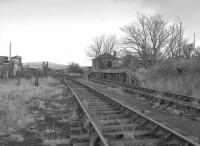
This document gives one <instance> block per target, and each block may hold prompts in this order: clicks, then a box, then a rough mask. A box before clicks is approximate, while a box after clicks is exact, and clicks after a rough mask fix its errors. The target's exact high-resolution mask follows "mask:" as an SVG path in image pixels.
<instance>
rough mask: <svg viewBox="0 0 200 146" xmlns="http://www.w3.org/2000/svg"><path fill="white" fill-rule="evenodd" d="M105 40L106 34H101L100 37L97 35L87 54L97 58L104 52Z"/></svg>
mask: <svg viewBox="0 0 200 146" xmlns="http://www.w3.org/2000/svg"><path fill="white" fill-rule="evenodd" d="M104 41H105V36H104V35H101V36H100V37H96V38H95V39H94V42H93V43H92V44H90V46H89V47H88V48H89V49H88V51H87V55H88V56H89V57H91V58H95V57H97V56H99V55H101V54H102V53H103V50H104V49H103V45H104Z"/></svg>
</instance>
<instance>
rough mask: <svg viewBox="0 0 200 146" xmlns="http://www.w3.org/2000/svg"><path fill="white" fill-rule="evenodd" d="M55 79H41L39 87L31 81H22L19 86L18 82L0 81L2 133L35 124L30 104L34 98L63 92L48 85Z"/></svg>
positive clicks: (0, 127) (0, 125) (0, 122)
mask: <svg viewBox="0 0 200 146" xmlns="http://www.w3.org/2000/svg"><path fill="white" fill-rule="evenodd" d="M54 82H55V81H54V79H53V78H50V77H49V78H40V79H39V86H38V87H35V86H34V82H33V80H31V79H29V80H28V79H22V80H21V84H20V85H19V86H17V80H15V79H13V80H7V79H1V80H0V131H1V132H3V131H4V132H7V131H12V130H13V129H18V128H23V127H24V126H26V125H27V124H28V123H32V122H34V117H33V116H32V115H31V114H30V113H29V111H28V103H29V102H30V101H31V100H33V99H34V98H43V94H44V93H45V96H47V95H51V94H56V93H55V92H61V91H59V90H58V89H57V90H54V89H53V87H50V86H47V84H50V83H54Z"/></svg>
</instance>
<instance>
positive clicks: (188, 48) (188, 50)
mask: <svg viewBox="0 0 200 146" xmlns="http://www.w3.org/2000/svg"><path fill="white" fill-rule="evenodd" d="M182 50H183V57H185V58H191V57H192V55H193V54H194V53H195V49H194V45H193V44H188V43H187V41H185V42H184V44H183V49H182Z"/></svg>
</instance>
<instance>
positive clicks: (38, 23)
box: [0, 0, 200, 65]
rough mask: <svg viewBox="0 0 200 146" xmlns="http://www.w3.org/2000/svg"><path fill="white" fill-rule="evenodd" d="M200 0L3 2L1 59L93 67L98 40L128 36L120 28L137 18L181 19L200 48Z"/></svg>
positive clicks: (0, 11)
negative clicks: (90, 55) (17, 57)
mask: <svg viewBox="0 0 200 146" xmlns="http://www.w3.org/2000/svg"><path fill="white" fill-rule="evenodd" d="M199 4H200V1H199V0H190V1H188V0H84V1H83V0H0V55H8V48H9V42H12V46H13V47H12V49H13V55H20V56H22V57H23V58H22V59H23V62H31V61H45V60H48V61H51V62H56V63H62V64H68V63H69V62H73V61H74V62H78V63H80V65H91V60H90V59H89V58H88V57H87V54H86V53H85V50H86V49H87V47H88V45H89V44H90V42H91V41H92V40H93V38H94V37H95V36H99V35H101V34H116V36H117V37H118V38H120V37H122V36H123V35H124V34H123V32H122V31H121V30H120V27H122V26H125V25H127V24H129V23H130V22H132V21H133V20H134V19H135V18H136V17H135V16H136V14H137V13H140V12H142V13H144V14H148V15H149V14H161V15H162V16H163V17H164V18H166V19H179V20H181V21H182V22H183V25H184V26H185V28H186V29H185V33H184V35H185V38H187V39H188V40H189V42H191V41H192V40H193V34H194V32H195V33H196V45H197V46H198V45H199V44H200V41H199V40H200V29H199V26H200V19H199V16H200V9H199Z"/></svg>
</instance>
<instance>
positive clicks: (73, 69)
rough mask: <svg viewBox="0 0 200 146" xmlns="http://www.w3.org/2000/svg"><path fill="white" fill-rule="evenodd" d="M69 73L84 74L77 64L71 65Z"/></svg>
mask: <svg viewBox="0 0 200 146" xmlns="http://www.w3.org/2000/svg"><path fill="white" fill-rule="evenodd" d="M68 72H69V73H80V74H83V70H82V68H81V67H80V66H79V64H77V63H72V64H70V65H69V68H68Z"/></svg>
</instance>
